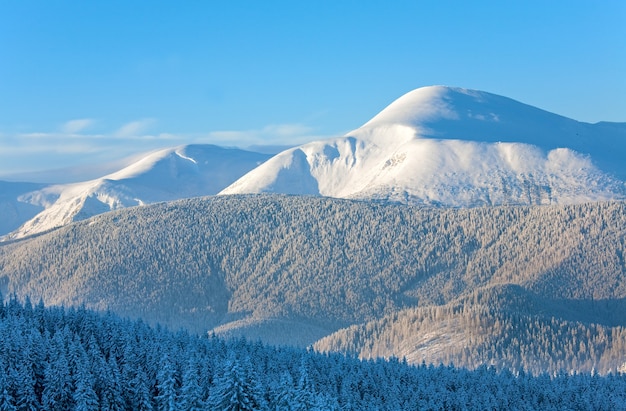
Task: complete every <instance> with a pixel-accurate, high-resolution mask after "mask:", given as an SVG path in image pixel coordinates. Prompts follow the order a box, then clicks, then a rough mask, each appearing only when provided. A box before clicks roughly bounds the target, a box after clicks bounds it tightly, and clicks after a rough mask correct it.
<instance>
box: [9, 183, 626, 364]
mask: <svg viewBox="0 0 626 411" xmlns="http://www.w3.org/2000/svg"><path fill="white" fill-rule="evenodd" d="M624 238H626V203H624V202H596V203H587V204H577V205H551V206H543V207H531V206H508V207H481V208H470V209H450V208H433V207H420V206H410V205H408V206H407V205H398V204H387V203H379V202H366V201H355V200H340V199H331V198H324V197H315V196H314V197H311V196H280V195H253V196H211V197H203V198H194V199H185V200H179V201H176V202H168V203H159V204H153V205H148V206H145V207H132V208H126V209H122V210H116V211H113V212H109V213H105V214H101V215H97V216H95V217H93V218H91V219H88V220H85V221H79V222H75V223H72V224H69V225H66V226H64V227H61V228H59V229H57V230H54V231H51V232H48V233H45V234H42V235H39V236H33V237H29V238H25V239H22V240H16V241H12V242H7V243H4V244H2V245H0V291H1V292H2V294H4V295H11V294H13V293H16V295H18V296H26V295H29V296H30V297H31V299H33V300H35V301H36V300H38V299H39V298H43V299H44V301H46V303H47V304H58V305H60V304H63V305H66V306H79V305H83V304H84V305H85V306H86V307H88V308H89V307H90V308H94V309H98V310H107V309H110V310H112V311H113V312H116V313H118V314H120V315H123V316H130V317H134V318H138V317H140V318H143V319H144V320H145V321H148V322H151V323H156V322H158V323H161V324H165V325H167V326H169V327H171V328H174V329H178V328H179V327H186V328H188V329H190V330H193V331H195V332H205V331H211V332H215V333H217V334H220V335H224V336H231V337H238V336H246V337H247V338H249V339H252V340H256V339H257V338H260V339H262V340H263V341H266V342H271V343H275V344H281V345H283V344H291V345H299V346H309V345H311V344H315V347H317V348H318V349H320V350H326V349H332V350H338V351H344V352H348V353H352V354H360V355H362V356H364V357H367V356H369V355H385V356H391V355H396V356H406V357H407V359H408V360H409V361H412V362H418V363H419V362H422V360H423V359H424V360H425V361H426V362H428V363H431V362H432V363H435V364H438V363H439V362H440V361H447V360H450V361H454V362H455V363H457V362H458V363H460V364H463V365H465V366H467V367H470V368H473V367H477V366H479V365H481V364H492V363H493V364H494V365H497V366H499V367H503V368H508V367H510V368H513V369H520V367H522V366H524V367H525V368H526V367H527V368H528V369H531V368H532V370H533V371H534V372H535V371H537V372H538V371H550V372H558V371H559V370H561V369H565V370H578V371H591V369H592V368H594V367H595V368H594V369H595V370H596V371H598V372H601V373H606V372H608V371H609V370H611V369H612V370H616V369H617V368H618V367H619V366H621V365H622V364H623V363H625V362H626V358H624V356H623V353H624V347H626V331H625V330H626V320H625V319H626V303H625V301H626V281H625V280H624V279H626V257H625V256H626V244H625V242H624ZM421 319H423V320H421ZM420 324H422V325H420ZM325 338H331V340H328V339H325ZM581 342H582V344H581ZM411 344H413V345H411ZM520 347H523V350H521V351H520ZM437 349H439V350H440V351H439V352H436V350H437ZM486 353H489V355H487V354H486ZM461 359H462V362H461Z"/></svg>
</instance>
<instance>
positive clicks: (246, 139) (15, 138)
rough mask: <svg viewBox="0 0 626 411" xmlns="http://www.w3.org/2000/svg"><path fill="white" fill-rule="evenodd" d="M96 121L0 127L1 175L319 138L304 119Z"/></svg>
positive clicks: (284, 144)
mask: <svg viewBox="0 0 626 411" xmlns="http://www.w3.org/2000/svg"><path fill="white" fill-rule="evenodd" d="M95 123H96V121H95V120H93V119H74V120H69V121H67V122H66V123H64V124H63V125H62V126H61V127H60V129H59V131H55V132H36V133H21V134H7V133H0V176H2V175H5V176H6V175H9V174H15V173H18V172H25V171H36V170H46V169H55V168H63V167H67V166H74V165H81V164H92V165H93V164H98V163H104V162H111V161H115V160H119V159H120V158H125V157H128V156H132V155H136V154H140V153H144V152H148V151H151V150H155V149H160V148H165V147H173V146H177V145H183V144H216V145H220V146H225V147H240V148H249V147H254V149H255V150H260V149H262V147H269V146H273V147H284V146H294V145H298V144H303V143H306V142H309V141H313V140H320V139H324V138H327V137H329V136H320V135H316V134H315V130H314V129H312V128H311V127H309V126H307V125H305V124H299V123H286V124H270V125H267V126H264V127H261V128H259V129H250V130H221V131H213V132H209V133H198V134H176V133H150V131H151V129H154V128H156V124H157V121H156V119H151V118H147V119H138V120H135V121H131V122H128V123H126V124H122V125H121V126H119V127H118V128H112V129H111V130H110V131H108V132H107V131H106V130H102V122H100V121H98V122H97V125H98V130H97V131H98V133H94V132H93V131H92V130H94V129H95V125H96V124H95Z"/></svg>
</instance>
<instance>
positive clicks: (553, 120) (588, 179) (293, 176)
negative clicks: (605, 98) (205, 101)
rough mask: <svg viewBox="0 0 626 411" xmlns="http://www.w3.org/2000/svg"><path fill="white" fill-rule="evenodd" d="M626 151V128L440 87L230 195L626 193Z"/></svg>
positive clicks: (533, 196)
mask: <svg viewBox="0 0 626 411" xmlns="http://www.w3.org/2000/svg"><path fill="white" fill-rule="evenodd" d="M625 154H626V124H611V126H610V127H609V126H608V125H607V124H603V123H600V124H598V125H592V124H586V123H580V122H577V121H574V120H570V119H567V118H564V117H561V116H558V115H555V114H552V113H548V112H546V111H543V110H540V109H537V108H534V107H531V106H528V105H524V104H522V103H519V102H516V101H514V100H511V99H508V98H505V97H501V96H496V95H493V94H489V93H485V92H480V91H473V90H465V89H457V88H448V87H441V86H435V87H425V88H420V89H417V90H414V91H412V92H410V93H407V94H406V95H404V96H402V97H400V98H399V99H398V100H396V101H395V102H393V103H392V104H391V105H389V106H388V107H387V108H385V109H384V110H383V111H381V112H380V113H379V114H378V115H377V116H375V117H374V118H372V119H371V120H370V121H369V122H367V123H366V124H364V125H363V126H362V127H360V128H358V129H356V130H354V131H352V132H350V133H348V134H347V135H346V136H344V137H341V138H335V139H331V140H326V141H316V142H312V143H309V144H305V145H302V146H300V147H296V148H293V149H290V150H287V151H284V152H282V153H280V154H279V155H277V156H276V157H274V158H273V159H271V160H269V161H268V162H266V163H265V164H263V165H262V166H260V167H258V168H257V169H255V170H253V171H251V172H250V173H248V174H247V175H245V176H244V177H242V178H241V179H239V180H238V181H237V182H235V183H234V184H233V185H231V186H230V187H228V188H226V189H225V190H223V191H222V192H221V193H220V194H243V193H264V192H272V193H284V194H312V195H322V196H330V197H337V198H362V199H384V200H391V201H399V202H403V203H411V204H432V205H441V206H452V207H473V206H480V205H501V204H571V203H580V202H587V201H600V200H608V199H623V198H626V186H625V184H624V182H623V181H621V180H619V179H618V176H619V177H622V176H626V167H624V165H623V164H622V161H621V158H623V157H622V156H623V155H625ZM598 165H601V166H603V169H602V170H601V169H600V168H598Z"/></svg>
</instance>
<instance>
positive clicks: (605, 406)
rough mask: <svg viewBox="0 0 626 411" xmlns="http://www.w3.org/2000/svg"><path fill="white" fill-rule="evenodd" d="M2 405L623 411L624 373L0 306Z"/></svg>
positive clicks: (51, 407) (40, 407)
mask: <svg viewBox="0 0 626 411" xmlns="http://www.w3.org/2000/svg"><path fill="white" fill-rule="evenodd" d="M0 371H1V372H0V410H3V411H4V410H50V411H52V410H305V409H306V410H422V409H447V410H474V409H475V410H487V409H494V410H495V409H509V410H516V409H543V410H563V409H572V410H587V409H594V410H616V409H624V408H625V407H626V376H624V375H623V374H608V375H606V376H599V375H594V374H566V373H561V374H556V375H547V374H543V375H539V376H532V375H530V374H527V373H523V372H521V373H518V374H513V373H511V372H509V371H506V370H504V371H496V370H495V369H494V368H488V367H480V368H478V369H476V370H474V371H469V370H464V369H457V368H454V367H452V366H443V365H440V366H433V365H430V366H426V365H420V366H411V365H408V364H406V363H405V362H402V361H398V360H396V359H390V360H381V359H378V360H371V361H367V360H359V359H357V358H355V357H348V356H344V355H341V354H320V353H315V352H311V351H308V350H305V349H298V348H286V347H270V346H267V345H263V344H262V343H260V342H247V341H245V340H243V339H235V340H229V341H227V340H224V339H221V338H218V337H215V336H206V335H205V336H201V337H199V336H196V335H191V334H188V333H186V332H183V331H179V332H171V331H168V330H167V329H164V328H161V327H159V326H156V327H150V326H149V325H147V324H146V323H144V322H142V321H140V320H136V321H131V320H127V319H122V318H119V317H117V316H115V315H114V314H111V313H106V314H101V313H96V312H94V311H90V310H87V309H84V308H68V309H66V308H63V307H45V306H44V304H43V302H39V303H38V304H36V305H33V304H31V302H30V300H28V299H26V300H25V301H24V302H23V303H22V302H20V301H18V299H17V298H15V297H11V298H9V299H8V301H7V302H6V303H2V304H0Z"/></svg>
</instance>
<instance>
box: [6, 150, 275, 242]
mask: <svg viewBox="0 0 626 411" xmlns="http://www.w3.org/2000/svg"><path fill="white" fill-rule="evenodd" d="M270 157H271V156H270V155H268V154H261V153H255V152H251V151H244V150H239V149H228V148H222V147H217V146H213V145H187V146H181V147H176V148H168V149H163V150H159V151H155V152H152V153H150V154H147V155H146V156H145V157H143V158H142V159H140V160H139V161H137V162H135V163H133V164H131V165H129V166H128V167H125V168H123V169H122V170H119V171H117V172H115V173H112V174H109V175H107V176H104V177H102V178H98V179H95V180H90V181H86V182H81V183H74V184H59V185H51V186H46V187H43V188H41V187H33V188H32V189H31V190H29V191H28V192H26V190H25V189H23V190H22V192H21V193H18V194H17V195H15V196H9V197H8V198H9V199H11V204H12V205H15V204H19V207H17V208H16V207H14V208H16V209H19V210H29V211H30V213H27V212H26V211H21V214H19V215H18V216H17V217H16V218H14V219H13V221H12V222H11V224H3V225H2V227H0V228H2V229H3V230H5V231H0V235H1V234H3V233H4V234H6V233H8V232H9V231H11V230H15V229H16V228H17V226H18V225H19V224H17V222H18V221H19V217H27V218H24V219H23V220H22V221H19V222H20V223H23V224H22V225H21V227H19V228H18V229H17V230H15V231H13V232H11V233H10V234H9V235H8V236H7V237H6V238H21V237H24V236H27V235H31V234H35V233H39V232H43V231H46V230H49V229H52V228H55V227H59V226H62V225H65V224H67V223H70V222H72V221H78V220H83V219H85V218H89V217H91V216H94V215H96V214H100V213H103V212H106V211H110V210H115V209H120V208H124V207H130V206H136V205H143V204H149V203H155V202H160V201H170V200H176V199H180V198H188V197H196V196H203V195H213V194H216V193H218V192H219V191H220V190H222V189H223V188H224V187H226V186H228V185H229V184H230V183H232V182H233V181H235V180H236V179H237V178H239V177H241V176H242V175H244V174H245V173H246V172H248V171H250V170H252V169H253V168H255V167H257V166H258V165H259V164H261V163H263V162H264V161H266V160H267V159H268V158H270ZM37 188H38V189H37ZM7 195H8V194H7ZM0 200H2V199H0ZM7 201H8V200H7ZM1 204H2V203H0V205H1ZM7 204H8V203H7ZM7 207H8V206H7ZM34 210H36V211H35V212H34ZM39 211H40V212H39ZM37 212H39V213H38V214H37ZM35 214H36V215H35ZM26 220H28V221H26ZM16 224H17V225H16ZM5 225H6V227H5Z"/></svg>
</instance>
